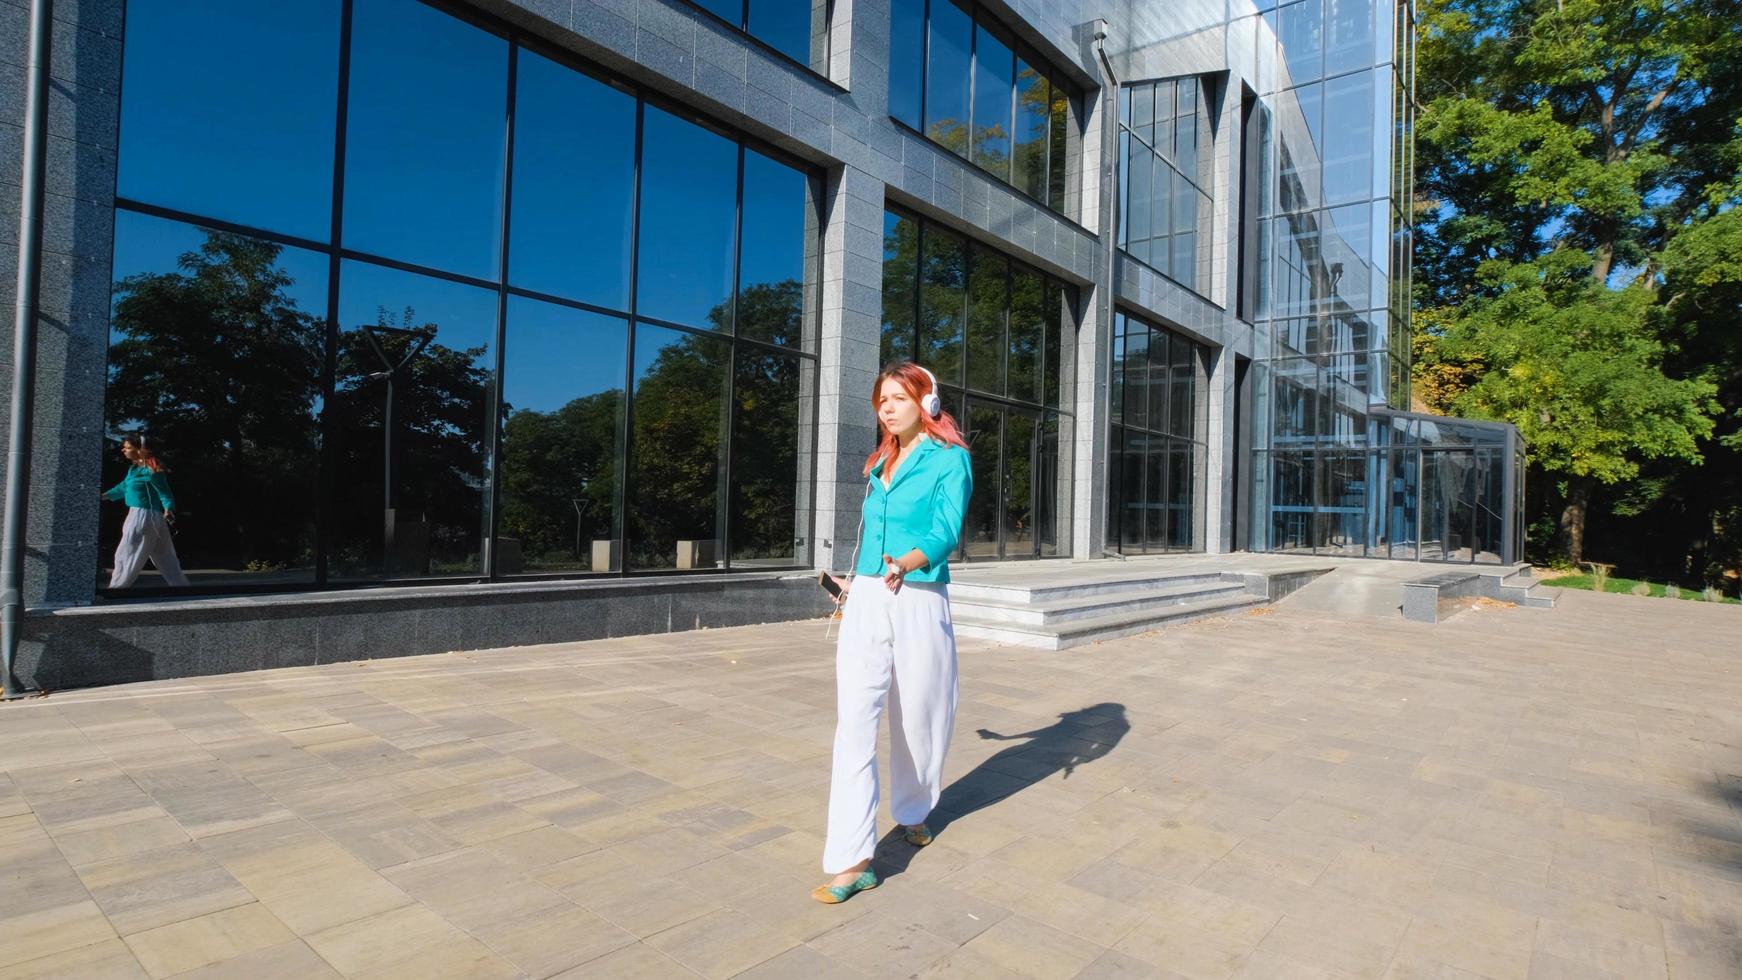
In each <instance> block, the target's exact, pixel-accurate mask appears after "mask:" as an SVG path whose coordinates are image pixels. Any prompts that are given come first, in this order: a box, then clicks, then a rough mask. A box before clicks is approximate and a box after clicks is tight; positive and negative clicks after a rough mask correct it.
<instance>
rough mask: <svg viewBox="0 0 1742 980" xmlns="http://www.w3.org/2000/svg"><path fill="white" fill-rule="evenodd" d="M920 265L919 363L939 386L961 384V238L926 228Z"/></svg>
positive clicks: (963, 294)
mask: <svg viewBox="0 0 1742 980" xmlns="http://www.w3.org/2000/svg"><path fill="white" fill-rule="evenodd" d="M924 243H925V244H924V255H923V256H922V261H921V265H920V303H919V350H918V351H917V353H918V355H919V362H920V363H921V364H923V365H924V366H925V367H927V368H930V369H931V372H932V373H933V374H935V375H937V378H938V380H939V382H940V383H942V384H948V385H959V384H961V383H962V313H963V303H964V301H965V300H966V298H967V297H966V293H967V263H968V250H967V248H966V247H965V245H964V244H963V242H962V240H961V239H960V238H957V237H955V236H954V235H950V234H947V233H945V232H942V231H939V230H938V229H937V227H936V226H933V225H928V226H926V229H925V236H924Z"/></svg>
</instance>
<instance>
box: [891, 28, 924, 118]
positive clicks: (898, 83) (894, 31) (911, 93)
mask: <svg viewBox="0 0 1742 980" xmlns="http://www.w3.org/2000/svg"><path fill="white" fill-rule="evenodd" d="M891 6H892V7H893V9H892V10H891V12H890V22H889V31H890V34H889V114H890V115H891V116H894V117H895V118H897V119H899V120H901V121H902V122H904V123H907V124H908V125H909V126H912V127H913V128H914V129H918V128H919V125H920V103H921V100H922V95H923V93H922V91H921V89H920V85H921V80H922V76H923V75H924V73H925V0H893V2H892V4H891Z"/></svg>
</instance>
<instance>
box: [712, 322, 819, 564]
mask: <svg viewBox="0 0 1742 980" xmlns="http://www.w3.org/2000/svg"><path fill="white" fill-rule="evenodd" d="M736 370H737V376H736V378H735V379H734V380H733V387H732V398H733V401H734V405H733V410H734V411H735V412H736V413H737V415H736V420H735V422H734V424H733V428H732V488H731V494H732V496H731V500H730V503H729V506H728V507H727V514H728V515H730V516H729V520H730V521H731V534H732V537H731V546H732V565H733V567H735V568H743V567H756V566H779V565H793V564H797V563H799V562H801V561H802V560H803V559H804V557H805V555H806V554H807V553H808V552H807V551H806V550H805V548H804V542H805V539H806V537H807V536H808V532H807V531H806V526H807V525H808V523H809V521H810V515H809V513H808V508H806V507H803V506H801V499H800V490H801V489H802V488H804V487H806V486H807V485H808V484H809V483H810V477H811V472H810V465H809V458H808V454H805V453H801V452H800V451H799V450H800V441H801V437H802V436H801V433H800V431H799V428H800V425H801V424H802V423H801V419H803V418H804V416H805V413H804V411H803V409H804V399H803V398H802V397H800V392H801V390H803V388H804V387H806V386H802V385H801V384H800V375H801V374H802V373H804V372H808V371H810V370H811V368H810V362H809V361H804V360H801V359H799V358H797V357H791V356H788V355H785V354H774V353H765V352H762V351H759V350H751V349H744V348H740V349H739V351H738V361H737V368H736Z"/></svg>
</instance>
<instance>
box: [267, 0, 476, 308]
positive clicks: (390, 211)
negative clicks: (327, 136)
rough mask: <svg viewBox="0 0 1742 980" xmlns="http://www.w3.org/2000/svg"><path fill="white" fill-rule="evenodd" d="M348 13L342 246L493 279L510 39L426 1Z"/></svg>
mask: <svg viewBox="0 0 1742 980" xmlns="http://www.w3.org/2000/svg"><path fill="white" fill-rule="evenodd" d="M352 11H353V12H352V15H351V53H350V66H351V91H350V97H349V99H348V100H347V107H346V138H345V246H346V247H347V248H349V249H354V250H357V251H362V252H368V253H370V254H372V255H379V256H391V257H392V258H395V259H398V260H400V261H402V262H413V263H416V264H418V265H423V266H428V267H430V268H433V269H441V270H443V271H445V272H455V273H459V274H461V275H467V276H473V277H476V278H480V279H495V278H496V277H497V275H498V273H499V271H500V270H499V269H498V266H497V263H498V253H499V251H500V247H501V233H502V168H503V164H504V162H505V160H506V153H505V143H504V139H505V134H506V132H507V126H506V125H505V120H506V119H507V113H508V91H507V90H508V42H507V41H506V40H505V39H503V38H501V37H498V36H496V35H494V34H490V33H487V32H485V31H481V30H478V29H477V28H475V27H473V26H472V25H470V24H467V23H465V22H464V21H461V20H459V19H457V18H455V17H452V16H450V15H448V14H445V13H442V12H441V11H439V10H436V9H435V8H433V7H430V6H428V5H426V4H424V3H421V2H419V0H355V2H354V3H353V5H352ZM263 191H265V189H264V188H263ZM267 193H269V192H267Z"/></svg>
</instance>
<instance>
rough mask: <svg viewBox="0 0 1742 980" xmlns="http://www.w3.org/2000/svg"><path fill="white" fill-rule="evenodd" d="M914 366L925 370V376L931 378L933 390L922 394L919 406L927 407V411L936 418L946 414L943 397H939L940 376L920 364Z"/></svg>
mask: <svg viewBox="0 0 1742 980" xmlns="http://www.w3.org/2000/svg"><path fill="white" fill-rule="evenodd" d="M914 367H916V368H919V369H920V370H921V371H925V376H926V377H928V378H930V379H931V390H930V391H928V392H926V393H925V394H924V395H922V396H920V399H919V407H920V408H923V409H925V413H926V414H927V415H930V416H931V417H932V418H934V419H935V418H937V417H938V416H940V415H942V414H944V402H943V399H941V398H939V397H938V376H937V375H935V374H933V373H931V372H930V371H926V369H925V368H923V367H920V366H919V365H918V364H915V365H914Z"/></svg>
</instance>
